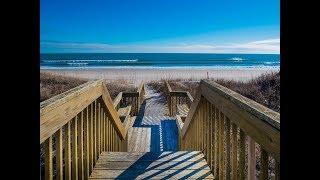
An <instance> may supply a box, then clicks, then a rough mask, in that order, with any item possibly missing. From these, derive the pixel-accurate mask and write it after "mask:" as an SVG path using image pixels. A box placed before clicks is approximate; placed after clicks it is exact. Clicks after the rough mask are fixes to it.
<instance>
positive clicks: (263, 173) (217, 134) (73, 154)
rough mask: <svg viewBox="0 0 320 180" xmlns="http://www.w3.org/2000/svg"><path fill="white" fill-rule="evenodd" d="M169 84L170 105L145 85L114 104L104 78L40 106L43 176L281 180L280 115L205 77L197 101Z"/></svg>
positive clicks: (69, 177) (118, 97)
mask: <svg viewBox="0 0 320 180" xmlns="http://www.w3.org/2000/svg"><path fill="white" fill-rule="evenodd" d="M165 86H166V89H167V90H166V101H167V104H168V107H167V106H166V105H164V104H162V105H161V103H159V102H164V101H163V100H162V99H161V98H164V97H163V96H162V95H159V94H158V95H155V96H153V97H148V98H145V94H146V86H145V85H144V84H143V83H142V84H141V85H140V86H139V88H138V90H137V92H120V93H119V94H118V96H117V97H116V98H115V99H114V100H112V99H111V97H110V95H109V92H108V90H107V87H106V84H105V82H104V80H97V81H92V82H88V83H85V84H83V85H80V86H78V87H76V88H74V89H72V90H69V91H67V92H65V93H62V94H60V95H58V96H55V97H53V98H51V99H49V100H46V101H44V102H42V103H40V146H41V149H40V150H43V153H42V154H43V155H42V156H41V158H43V161H42V162H43V164H41V165H40V166H41V179H49V180H51V179H67V180H68V179H76V180H77V179H257V177H259V179H269V178H272V179H273V178H274V179H280V114H279V113H276V112H274V111H272V110H270V109H268V108H266V107H264V106H262V105H260V104H258V103H256V102H254V101H252V100H250V99H248V98H245V97H243V96H241V95H239V94H238V93H235V92H233V91H231V90H229V89H227V88H225V87H222V86H220V85H219V84H216V83H214V82H209V81H206V80H202V81H201V82H200V86H199V89H198V90H197V94H196V96H195V97H194V98H193V97H192V96H191V95H190V93H189V92H185V91H172V89H171V87H170V85H169V83H168V82H165ZM158 101H159V102H158ZM166 110H168V111H169V112H168V113H166V112H165V111H166ZM168 114H169V116H168ZM257 149H258V152H257ZM258 155H259V156H258ZM258 161H259V163H258ZM256 167H259V168H256Z"/></svg>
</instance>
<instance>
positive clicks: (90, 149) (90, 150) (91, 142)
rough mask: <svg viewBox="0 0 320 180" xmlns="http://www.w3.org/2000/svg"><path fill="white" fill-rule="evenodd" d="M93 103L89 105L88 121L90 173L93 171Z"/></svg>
mask: <svg viewBox="0 0 320 180" xmlns="http://www.w3.org/2000/svg"><path fill="white" fill-rule="evenodd" d="M93 108H94V103H92V104H91V105H90V119H89V126H90V129H89V130H90V133H89V135H90V136H89V141H90V142H89V156H90V157H89V158H90V173H91V172H92V170H93V164H94V116H93V112H94V110H93Z"/></svg>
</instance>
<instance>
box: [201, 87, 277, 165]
mask: <svg viewBox="0 0 320 180" xmlns="http://www.w3.org/2000/svg"><path fill="white" fill-rule="evenodd" d="M201 82H202V84H201V86H200V87H201V92H202V95H203V96H204V97H205V98H206V99H208V100H209V101H210V102H211V103H213V104H214V105H215V106H216V107H217V108H218V109H219V110H221V111H222V113H223V114H225V115H226V116H227V117H228V118H229V119H230V120H231V121H232V122H233V123H235V124H236V125H237V126H238V127H240V128H241V129H242V130H243V131H244V132H245V133H246V134H247V135H248V136H250V137H251V138H253V139H254V140H255V141H256V142H257V143H258V144H260V145H261V146H262V147H263V148H264V149H266V150H267V151H268V152H269V153H272V154H274V157H275V159H276V160H278V161H280V128H278V125H279V126H280V120H279V122H278V116H277V115H274V116H272V115H273V113H271V112H269V109H267V108H265V107H264V108H265V110H264V111H263V112H261V113H260V114H259V113H258V112H257V109H258V108H256V106H259V107H260V106H261V105H257V103H255V102H253V101H252V100H247V98H244V97H243V96H241V95H239V94H237V93H235V92H233V91H232V92H230V91H231V90H228V89H226V88H222V87H220V85H216V84H214V85H212V84H210V83H204V82H203V81H201ZM216 86H219V88H220V89H219V88H217V87H216ZM221 89H223V91H222V90H221ZM224 91H226V92H224ZM250 107H251V109H250ZM259 110H260V109H259ZM270 111H271V110H270ZM268 113H269V114H268ZM258 114H259V115H258ZM266 114H268V115H266ZM270 114H271V115H270ZM270 119H271V120H270ZM271 121H274V122H273V123H271Z"/></svg>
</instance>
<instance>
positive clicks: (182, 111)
mask: <svg viewBox="0 0 320 180" xmlns="http://www.w3.org/2000/svg"><path fill="white" fill-rule="evenodd" d="M177 109H178V115H180V116H185V117H186V116H187V115H188V112H189V107H188V105H187V104H178V105H177Z"/></svg>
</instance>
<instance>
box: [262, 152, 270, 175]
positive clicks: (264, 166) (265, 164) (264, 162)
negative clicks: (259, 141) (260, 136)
mask: <svg viewBox="0 0 320 180" xmlns="http://www.w3.org/2000/svg"><path fill="white" fill-rule="evenodd" d="M268 157H269V155H268V152H267V151H266V150H264V149H261V171H260V179H261V180H264V179H268V164H269V161H268Z"/></svg>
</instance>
